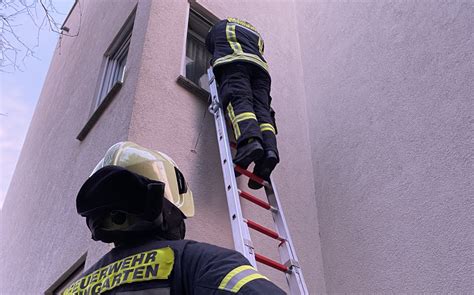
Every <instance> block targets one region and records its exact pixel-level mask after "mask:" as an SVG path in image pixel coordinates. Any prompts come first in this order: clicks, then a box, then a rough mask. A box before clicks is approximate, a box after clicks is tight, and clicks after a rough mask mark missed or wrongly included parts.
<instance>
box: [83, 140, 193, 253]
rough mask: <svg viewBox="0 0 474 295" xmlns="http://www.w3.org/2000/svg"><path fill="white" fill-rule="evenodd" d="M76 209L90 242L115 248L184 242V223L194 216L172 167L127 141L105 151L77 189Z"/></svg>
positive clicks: (160, 155) (189, 195)
mask: <svg viewBox="0 0 474 295" xmlns="http://www.w3.org/2000/svg"><path fill="white" fill-rule="evenodd" d="M76 207H77V212H78V213H79V214H80V215H81V216H83V217H86V221H87V226H88V227H89V229H90V230H91V232H92V238H93V239H94V240H98V241H99V240H100V241H103V242H106V243H110V242H114V243H116V244H120V243H124V242H127V241H133V240H136V239H137V238H142V237H151V236H154V237H159V238H162V239H168V240H178V239H183V238H184V235H185V225H184V219H185V218H186V217H192V216H193V215H194V203H193V196H192V192H191V190H190V189H189V188H188V185H187V183H186V180H185V179H184V176H183V174H182V173H181V172H180V171H179V169H178V167H177V165H176V163H175V162H174V161H173V160H172V159H171V158H170V157H168V156H167V155H165V154H164V153H160V152H156V151H153V150H149V149H146V148H143V147H141V146H139V145H137V144H134V143H132V142H119V143H117V144H115V145H113V146H112V147H111V148H109V150H108V151H107V152H106V154H105V156H104V158H103V159H102V160H101V161H100V162H99V164H97V166H96V167H95V168H94V170H93V173H92V175H91V176H90V177H89V179H87V181H86V182H85V183H84V184H83V185H82V187H81V189H80V191H79V193H78V195H77V199H76Z"/></svg>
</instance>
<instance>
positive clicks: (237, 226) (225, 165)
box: [207, 67, 308, 294]
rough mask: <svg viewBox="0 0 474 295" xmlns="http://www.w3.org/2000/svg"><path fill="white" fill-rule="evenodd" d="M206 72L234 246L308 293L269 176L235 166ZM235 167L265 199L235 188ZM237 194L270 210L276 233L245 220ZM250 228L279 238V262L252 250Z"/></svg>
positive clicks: (292, 286)
mask: <svg viewBox="0 0 474 295" xmlns="http://www.w3.org/2000/svg"><path fill="white" fill-rule="evenodd" d="M207 74H208V77H209V88H210V92H211V104H210V106H209V111H210V112H211V113H212V114H213V115H214V119H215V124H216V131H217V142H218V143H219V152H220V157H221V165H222V172H223V174H224V183H225V186H226V197H227V204H228V207H229V216H230V222H231V226H232V235H233V238H234V246H235V249H236V250H237V251H239V252H240V253H242V254H243V255H244V256H245V257H246V258H247V259H248V260H249V261H250V263H251V264H252V265H253V266H254V267H256V261H258V262H260V263H263V264H265V265H268V266H270V267H273V268H275V269H277V270H279V271H282V272H284V273H285V274H286V280H287V282H288V286H289V289H290V292H291V294H308V290H307V288H306V284H305V281H304V278H303V273H302V271H301V268H300V266H299V263H298V259H297V257H296V252H295V248H294V247H293V242H292V241H291V237H290V232H289V231H288V227H287V225H286V221H285V217H284V215H283V210H282V208H281V204H280V200H279V198H278V193H277V190H276V188H275V185H274V184H273V181H271V179H270V181H269V182H268V181H265V180H263V179H261V178H259V177H257V176H256V175H254V174H252V173H251V172H249V171H247V170H245V169H242V168H241V167H238V166H235V167H234V164H233V162H232V153H231V146H230V141H229V135H228V133H227V127H226V122H225V116H224V111H223V109H222V107H221V105H220V102H219V96H218V94H217V83H216V81H215V78H214V73H213V71H212V67H211V68H209V69H208V71H207ZM234 169H235V171H237V172H239V173H241V174H243V175H245V176H247V177H249V178H251V179H252V180H254V181H256V182H258V183H260V184H262V185H263V186H264V188H265V193H266V195H267V199H268V202H265V201H263V200H261V199H260V198H257V197H255V196H253V195H251V194H250V193H248V192H245V191H241V190H240V189H239V188H238V187H237V180H236V177H235V173H234ZM239 196H240V197H242V198H244V199H246V200H248V201H250V202H252V203H254V204H256V205H258V206H260V207H262V208H263V209H266V210H269V211H270V212H271V213H272V217H273V221H274V222H275V226H276V228H277V232H275V231H273V230H271V229H269V228H267V227H264V226H262V225H260V224H258V223H256V222H254V221H252V220H250V219H245V218H244V217H243V215H242V208H241V205H240V198H239ZM249 228H251V229H253V230H256V231H258V232H260V233H262V234H265V235H267V236H269V237H271V238H273V239H275V240H277V241H279V244H278V251H279V253H280V261H281V263H280V262H277V261H274V260H272V259H270V258H268V257H265V256H263V255H260V254H258V253H256V252H255V251H254V246H253V244H252V240H251V238H250V233H249Z"/></svg>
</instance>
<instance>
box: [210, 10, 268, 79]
mask: <svg viewBox="0 0 474 295" xmlns="http://www.w3.org/2000/svg"><path fill="white" fill-rule="evenodd" d="M206 47H207V49H208V50H209V52H210V53H211V54H212V59H211V65H212V66H213V67H218V66H219V65H223V64H227V63H231V62H235V61H244V62H251V63H254V64H256V65H258V66H260V67H261V68H263V69H264V70H265V71H266V72H267V73H268V65H267V62H266V61H265V59H264V58H263V50H264V44H263V39H262V37H261V36H260V34H259V33H258V32H257V30H256V29H255V27H254V26H252V25H251V24H249V23H248V22H245V21H242V20H239V19H236V18H228V19H225V20H221V21H219V22H218V23H217V24H215V25H214V26H213V27H212V28H211V30H210V31H209V33H208V34H207V37H206Z"/></svg>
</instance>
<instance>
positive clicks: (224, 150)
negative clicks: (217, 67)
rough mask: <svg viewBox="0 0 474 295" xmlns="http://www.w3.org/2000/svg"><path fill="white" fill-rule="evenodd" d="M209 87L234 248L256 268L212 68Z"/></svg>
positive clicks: (210, 107)
mask: <svg viewBox="0 0 474 295" xmlns="http://www.w3.org/2000/svg"><path fill="white" fill-rule="evenodd" d="M207 73H208V76H209V77H210V79H209V87H210V91H211V105H210V106H209V111H210V112H211V113H213V114H214V121H215V125H216V130H217V133H218V139H217V140H218V144H219V153H220V158H221V166H222V172H223V176H224V181H225V190H226V198H227V206H228V207H229V213H230V214H229V217H230V224H231V227H232V236H233V240H234V247H235V250H237V251H238V252H240V253H242V255H244V256H245V257H246V258H247V259H248V260H249V261H250V263H251V264H252V265H253V266H254V267H255V268H256V267H257V262H256V260H255V251H254V249H253V245H252V242H251V239H250V232H249V229H248V227H247V226H246V224H245V221H244V218H243V216H242V206H241V204H240V197H239V192H238V188H237V181H236V179H235V175H234V164H233V162H232V152H231V148H230V145H229V135H228V133H227V127H226V122H225V116H224V112H223V110H222V108H221V107H220V102H219V98H218V95H217V86H216V80H215V78H214V73H213V71H212V68H209V69H208V72H207Z"/></svg>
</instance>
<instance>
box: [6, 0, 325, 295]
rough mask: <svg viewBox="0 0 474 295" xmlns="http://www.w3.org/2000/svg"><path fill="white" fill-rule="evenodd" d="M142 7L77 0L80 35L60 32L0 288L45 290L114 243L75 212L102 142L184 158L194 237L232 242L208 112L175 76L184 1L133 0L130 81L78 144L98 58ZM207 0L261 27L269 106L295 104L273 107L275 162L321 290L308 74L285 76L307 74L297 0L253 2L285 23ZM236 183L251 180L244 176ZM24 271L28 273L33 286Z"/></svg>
mask: <svg viewBox="0 0 474 295" xmlns="http://www.w3.org/2000/svg"><path fill="white" fill-rule="evenodd" d="M136 3H137V1H136V0H134V1H132V0H130V1H126V2H123V3H122V2H121V5H120V6H117V5H114V4H113V1H111V0H110V1H98V2H97V1H79V3H78V5H76V7H75V8H74V11H73V13H72V15H71V16H70V18H69V19H68V21H67V23H66V25H67V26H68V27H69V28H70V34H71V35H76V34H77V33H78V36H76V37H71V38H66V37H63V38H62V39H61V41H60V47H58V49H57V50H56V52H55V55H54V58H53V61H52V64H51V67H50V70H49V73H48V77H47V80H46V82H45V86H44V89H43V91H42V94H41V98H40V100H39V103H38V106H37V109H36V112H35V115H34V118H33V121H32V123H31V127H30V130H29V133H28V136H27V139H26V142H25V145H24V148H23V151H22V155H21V157H20V161H19V163H18V166H17V169H16V172H15V176H14V178H13V180H12V184H11V187H10V190H9V193H8V196H7V199H6V201H5V204H4V208H3V211H2V216H1V237H2V245H1V246H0V249H1V250H0V251H1V262H2V263H1V265H2V268H1V273H0V277H1V284H0V285H1V292H2V294H3V293H6V294H9V293H10V294H31V293H37V292H43V291H44V290H46V289H47V288H48V287H49V286H50V285H51V284H52V283H53V282H54V281H55V280H56V279H57V278H58V277H59V276H60V275H61V274H62V273H63V272H64V271H65V270H66V269H68V267H69V266H71V265H72V264H73V263H74V262H75V261H76V260H77V259H78V258H79V257H80V256H81V255H82V254H84V253H85V252H87V261H86V268H87V267H89V266H90V265H92V264H93V263H94V262H95V261H96V260H97V259H98V258H99V257H100V256H101V255H102V254H104V253H105V252H106V251H108V249H109V248H110V247H109V246H108V245H103V244H101V243H95V242H93V241H92V240H90V233H89V232H88V230H87V227H86V225H85V223H84V220H83V219H82V218H81V217H79V216H78V215H77V214H76V212H75V196H76V194H77V191H78V190H79V187H80V186H81V184H82V183H83V181H84V180H85V179H86V178H87V176H88V175H89V173H90V171H91V169H92V168H93V167H94V166H95V164H96V163H97V161H98V160H99V159H100V158H101V157H102V156H103V153H104V152H105V151H106V150H107V148H108V147H109V146H110V145H112V144H113V143H115V142H117V141H120V140H126V139H129V140H132V141H135V142H137V143H139V144H142V145H144V146H147V147H150V148H154V149H158V150H161V151H163V152H166V153H167V154H169V155H170V156H171V157H173V158H174V159H175V160H176V162H177V163H178V164H179V166H180V168H181V170H182V171H183V173H185V175H186V177H187V180H188V182H189V184H190V187H191V188H192V190H193V192H194V196H195V202H196V216H195V217H194V218H192V219H189V220H188V222H187V227H188V234H187V238H189V239H195V240H199V241H203V242H210V243H214V244H217V245H220V246H224V247H229V248H232V247H233V243H232V238H231V231H230V224H229V217H228V211H227V204H226V200H225V193H224V185H223V179H222V175H221V171H220V164H219V162H220V160H219V158H218V149H217V142H216V134H215V128H214V123H213V118H212V116H211V115H210V114H207V115H206V116H204V114H205V113H206V108H207V102H206V101H204V100H202V99H200V98H198V97H197V96H195V95H193V94H191V93H190V92H189V91H188V90H185V89H184V88H183V87H181V86H179V85H178V84H177V83H176V80H177V77H178V76H179V75H180V74H183V70H182V69H183V61H184V54H185V40H186V30H187V17H188V13H189V3H188V1H184V0H183V1H139V2H138V3H139V4H138V8H137V16H136V21H135V26H134V31H133V35H132V42H131V48H130V52H129V56H128V61H127V68H128V69H127V72H126V76H125V82H124V84H123V86H122V88H121V89H120V91H119V92H118V94H117V95H116V97H115V98H114V99H113V100H112V102H111V104H110V105H109V106H108V107H107V108H106V110H105V112H104V113H103V114H102V115H101V116H100V118H99V119H98V121H97V122H96V123H95V125H94V126H93V127H92V128H91V130H90V131H89V132H88V133H87V134H86V136H85V138H84V139H83V140H82V141H78V140H76V136H77V135H78V133H79V131H80V130H81V129H82V128H83V127H84V125H85V124H86V122H87V121H88V119H89V117H90V116H91V105H92V104H93V102H94V98H95V95H96V91H97V88H98V81H99V80H100V77H99V76H100V70H101V66H102V62H103V54H104V53H105V51H106V50H107V48H108V47H109V45H110V44H111V42H112V40H113V38H114V37H115V36H116V34H117V32H118V31H119V30H120V28H121V26H122V25H123V23H124V22H125V20H126V18H127V17H128V15H129V14H130V12H131V11H132V10H133V8H134V7H135V5H136ZM200 4H201V5H203V7H205V8H206V9H209V10H210V11H211V12H212V13H214V14H215V15H216V16H218V17H226V16H227V14H228V13H229V12H231V11H232V13H233V15H236V16H239V17H242V18H246V19H248V20H249V21H251V22H252V23H254V24H255V25H256V26H257V27H260V28H261V31H262V32H265V34H264V37H265V40H266V42H267V46H266V47H267V56H268V60H269V62H270V64H272V65H274V70H273V71H272V73H273V74H272V77H273V81H274V88H273V98H274V106H275V109H276V110H277V111H279V110H284V109H287V110H288V111H286V112H283V111H281V112H279V113H278V122H279V131H280V134H279V144H280V152H281V158H282V163H285V166H283V165H281V166H280V167H284V168H285V169H282V168H277V169H276V171H275V173H274V175H275V179H276V181H277V182H278V184H279V186H278V187H279V192H280V195H281V199H282V203H283V205H284V208H285V211H286V215H287V216H286V217H287V220H288V223H289V227H290V229H291V230H292V234H293V240H294V243H295V245H296V247H297V250H298V254H299V258H300V262H301V265H302V268H303V271H304V274H305V276H306V277H307V282H308V287H309V289H310V290H311V291H312V292H316V291H319V292H324V288H325V287H324V278H323V275H322V273H323V272H322V258H321V252H320V247H319V240H318V239H319V237H318V234H317V228H318V225H317V212H316V206H315V200H314V197H313V195H314V184H313V176H312V166H311V162H310V161H308V160H307V159H309V158H310V157H311V155H310V149H309V146H310V145H309V137H308V133H307V124H308V122H307V120H306V117H305V116H306V113H305V108H304V84H303V81H302V79H297V80H298V81H299V82H298V83H293V82H292V81H287V80H286V78H287V74H288V73H289V74H291V75H292V76H294V77H299V78H302V66H301V60H300V59H299V58H296V59H295V60H288V59H287V58H286V57H287V56H289V55H291V54H294V53H295V52H299V46H298V42H297V41H296V40H297V39H296V35H295V34H293V31H294V30H295V29H296V22H295V18H294V14H295V11H294V6H293V4H292V2H281V3H276V4H275V5H273V2H271V4H272V5H270V2H268V3H266V4H263V3H261V4H258V5H259V7H260V8H261V9H264V8H265V9H267V10H269V11H270V12H271V13H273V14H274V15H278V16H279V17H280V18H285V19H288V23H287V24H285V23H281V24H275V23H274V22H271V21H270V20H268V19H262V18H261V15H260V12H259V11H262V10H261V9H260V10H256V9H254V7H255V4H254V3H253V2H250V1H247V2H244V3H243V2H241V1H226V2H225V3H224V2H222V1H203V2H202V3H200ZM112 8H113V9H112ZM288 12H290V14H289V15H288ZM288 38H290V39H291V40H293V42H287V41H286V40H287V39H288ZM200 133H201V135H199V134H200ZM198 137H199V138H198ZM196 142H198V145H197V146H196V147H195V145H196ZM294 142H299V143H300V144H297V145H295V144H294ZM192 149H195V151H194V152H193V151H191V150H192ZM295 155H298V157H295ZM50 159H51V160H50ZM51 162H52V163H51ZM286 171H292V172H291V173H287V172H286ZM25 179H27V180H28V181H25ZM239 182H240V183H241V184H242V185H245V183H246V180H239ZM257 194H259V195H260V197H263V196H262V193H261V192H260V193H257ZM243 207H244V212H245V214H246V216H248V217H251V218H253V219H254V220H256V221H259V222H261V223H263V224H266V225H270V224H272V222H271V216H270V215H268V216H266V217H263V215H264V214H262V213H261V212H260V211H259V209H258V208H254V207H253V206H248V205H247V204H243ZM71 233H73V234H71ZM253 238H254V242H255V246H256V248H257V251H258V252H259V253H264V254H266V255H268V256H270V257H272V258H274V259H277V257H278V255H277V244H276V243H275V242H273V241H272V240H270V239H268V238H266V237H262V236H261V235H258V234H256V235H254V237H253ZM3 241H5V242H3ZM36 257H39V258H38V259H37V258H36ZM32 262H33V263H32ZM259 269H260V271H261V272H262V273H263V274H265V275H267V276H268V277H270V278H271V279H272V280H273V281H274V282H275V283H277V284H278V285H280V286H282V287H285V285H286V282H285V279H284V276H283V275H282V274H281V273H279V272H276V271H273V270H272V269H269V268H268V267H266V266H260V267H259ZM38 270H41V271H38ZM20 273H22V274H25V273H28V274H29V276H28V281H29V284H24V283H23V280H24V278H23V276H20V275H18V274H20Z"/></svg>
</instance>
